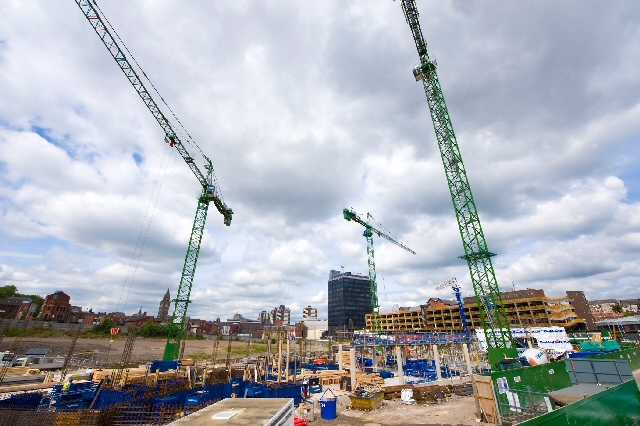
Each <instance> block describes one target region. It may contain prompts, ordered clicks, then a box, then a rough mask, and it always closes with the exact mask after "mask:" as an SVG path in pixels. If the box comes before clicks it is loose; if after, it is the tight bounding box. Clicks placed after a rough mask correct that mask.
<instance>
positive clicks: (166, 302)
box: [158, 289, 171, 322]
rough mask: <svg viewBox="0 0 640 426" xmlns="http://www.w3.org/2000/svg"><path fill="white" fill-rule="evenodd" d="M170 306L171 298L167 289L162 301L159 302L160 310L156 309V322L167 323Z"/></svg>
mask: <svg viewBox="0 0 640 426" xmlns="http://www.w3.org/2000/svg"><path fill="white" fill-rule="evenodd" d="M170 305H171V296H170V295H169V289H167V292H166V293H165V294H164V297H163V298H162V301H160V308H159V309H158V321H160V322H167V321H169V306H170Z"/></svg>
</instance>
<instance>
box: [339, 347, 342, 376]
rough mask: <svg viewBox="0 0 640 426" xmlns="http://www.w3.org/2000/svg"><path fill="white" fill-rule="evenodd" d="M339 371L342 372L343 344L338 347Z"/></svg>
mask: <svg viewBox="0 0 640 426" xmlns="http://www.w3.org/2000/svg"><path fill="white" fill-rule="evenodd" d="M338 370H342V343H340V344H339V345H338Z"/></svg>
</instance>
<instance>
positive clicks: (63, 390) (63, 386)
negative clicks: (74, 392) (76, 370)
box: [62, 377, 73, 392]
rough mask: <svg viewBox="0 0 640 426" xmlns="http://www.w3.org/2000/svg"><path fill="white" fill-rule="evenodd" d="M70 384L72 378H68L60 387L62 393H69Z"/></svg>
mask: <svg viewBox="0 0 640 426" xmlns="http://www.w3.org/2000/svg"><path fill="white" fill-rule="evenodd" d="M71 382H73V377H69V380H67V381H66V382H65V383H64V385H62V392H69V388H70V387H71Z"/></svg>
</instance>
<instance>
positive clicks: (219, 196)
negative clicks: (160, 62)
mask: <svg viewBox="0 0 640 426" xmlns="http://www.w3.org/2000/svg"><path fill="white" fill-rule="evenodd" d="M93 4H94V6H95V8H96V9H97V10H98V11H99V12H100V14H101V15H102V18H103V19H104V21H105V22H106V23H107V25H109V28H110V31H113V34H114V35H115V36H116V38H117V39H118V40H119V41H120V43H121V44H122V46H123V47H124V50H126V52H127V53H128V54H129V56H130V57H131V59H132V60H133V62H134V63H135V64H136V66H137V67H138V69H139V70H140V72H141V73H142V75H143V76H144V78H145V79H146V80H147V81H148V82H149V84H150V85H151V87H152V88H153V90H154V91H155V92H156V94H157V95H158V97H159V98H160V100H161V101H162V103H163V104H164V105H165V106H166V107H167V109H168V110H169V112H170V113H171V115H172V116H173V118H175V120H176V122H177V123H178V124H179V125H180V127H181V128H182V130H183V131H184V133H185V134H186V135H187V137H184V136H183V135H182V132H180V135H181V136H183V138H184V139H185V140H186V141H187V142H188V143H189V144H191V145H192V146H193V147H194V148H195V149H197V151H198V152H199V153H200V155H201V156H202V157H203V158H204V159H205V160H206V162H207V163H209V164H211V160H209V157H207V156H206V155H205V154H204V152H202V149H201V148H200V146H199V145H198V143H197V142H196V141H195V139H193V137H192V136H191V134H189V132H188V131H187V129H186V128H185V127H184V126H183V125H182V122H181V121H180V119H179V118H178V117H177V116H176V114H175V113H174V112H173V110H172V109H171V107H170V106H169V104H167V102H166V101H165V100H164V98H163V97H162V95H161V94H160V92H159V91H158V89H156V86H155V85H154V84H153V82H152V81H151V80H150V79H149V77H148V76H147V73H145V72H144V69H143V68H142V66H141V65H140V64H139V63H138V61H137V60H136V58H135V56H133V54H132V53H131V51H129V48H128V47H127V45H126V44H125V42H124V41H123V40H122V39H121V38H120V35H119V34H118V32H117V31H116V29H115V28H113V25H111V22H109V19H108V18H107V16H106V15H105V14H104V13H103V12H102V9H100V6H98V3H97V1H96V0H93ZM211 179H212V180H213V183H214V184H215V187H216V188H218V189H219V188H220V183H219V182H218V178H217V177H216V174H215V171H214V170H213V167H212V168H211ZM216 195H217V196H218V198H220V200H221V201H222V202H223V203H224V198H223V197H222V191H217V194H216Z"/></svg>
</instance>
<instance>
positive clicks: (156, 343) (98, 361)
mask: <svg viewBox="0 0 640 426" xmlns="http://www.w3.org/2000/svg"><path fill="white" fill-rule="evenodd" d="M109 340H110V339H109V337H108V336H107V337H105V338H104V339H78V341H77V342H76V346H75V348H74V350H73V354H72V356H73V358H74V360H76V361H81V360H86V361H85V363H84V364H83V365H87V366H89V365H91V366H104V365H105V363H108V364H110V365H117V364H118V363H119V362H120V360H121V359H122V354H123V352H124V347H125V344H126V341H127V339H126V338H125V337H120V338H116V339H114V340H113V343H109ZM13 342H14V338H11V337H6V338H4V339H3V340H2V343H0V351H8V350H9V349H10V348H11V347H12V346H13ZM165 343H166V340H165V339H146V338H137V339H136V341H135V343H134V345H133V351H132V353H131V358H130V362H131V363H132V364H136V363H139V364H142V363H145V362H148V361H153V360H156V359H162V355H163V353H164V347H165ZM231 343H232V355H231V357H232V358H242V357H246V356H247V355H246V349H247V344H246V343H245V342H239V341H238V342H236V341H233V342H231ZM70 346H71V338H69V337H67V338H50V337H48V338H38V337H29V338H23V339H21V340H20V342H19V344H18V349H17V350H16V355H17V356H20V355H23V354H25V353H26V352H27V351H28V350H29V349H31V348H48V349H49V350H50V351H49V354H48V355H49V356H56V355H60V356H66V355H67V353H68V352H69V348H70ZM227 346H228V341H226V340H220V341H218V349H217V354H216V359H217V360H218V362H219V361H223V360H225V359H226V356H227ZM296 347H297V345H292V346H291V350H292V351H293V350H295V349H296ZM214 348H215V341H214V340H187V341H186V342H185V351H184V355H185V358H189V357H191V356H193V355H197V354H200V355H209V356H210V357H211V356H212V354H213V353H214ZM251 355H255V353H253V352H252V353H251Z"/></svg>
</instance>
